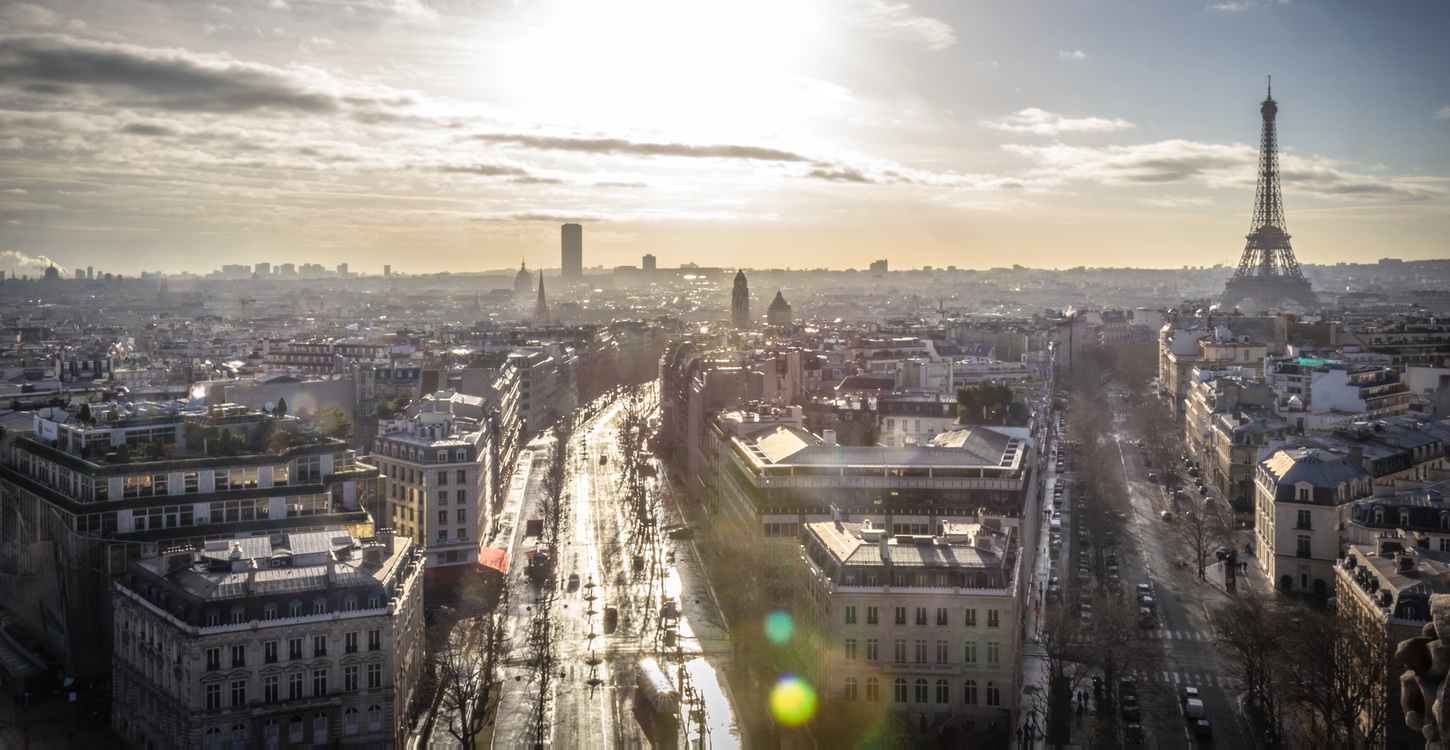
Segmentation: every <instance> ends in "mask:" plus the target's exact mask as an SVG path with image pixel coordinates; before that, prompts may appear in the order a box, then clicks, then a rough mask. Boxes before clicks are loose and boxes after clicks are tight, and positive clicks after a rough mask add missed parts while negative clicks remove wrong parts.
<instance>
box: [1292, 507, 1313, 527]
mask: <svg viewBox="0 0 1450 750" xmlns="http://www.w3.org/2000/svg"><path fill="white" fill-rule="evenodd" d="M1294 528H1296V529H1312V528H1314V527H1313V526H1311V525H1309V511H1307V510H1301V511H1299V520H1298V522H1297V523H1295V524H1294Z"/></svg>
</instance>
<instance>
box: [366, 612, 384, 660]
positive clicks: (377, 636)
mask: <svg viewBox="0 0 1450 750" xmlns="http://www.w3.org/2000/svg"><path fill="white" fill-rule="evenodd" d="M368 603H369V606H372V600H371V599H369V602H368ZM382 648H383V631H381V630H377V629H374V630H369V631H368V650H369V651H380V650H382Z"/></svg>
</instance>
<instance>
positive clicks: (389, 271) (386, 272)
mask: <svg viewBox="0 0 1450 750" xmlns="http://www.w3.org/2000/svg"><path fill="white" fill-rule="evenodd" d="M383 278H385V279H391V278H393V267H392V266H383Z"/></svg>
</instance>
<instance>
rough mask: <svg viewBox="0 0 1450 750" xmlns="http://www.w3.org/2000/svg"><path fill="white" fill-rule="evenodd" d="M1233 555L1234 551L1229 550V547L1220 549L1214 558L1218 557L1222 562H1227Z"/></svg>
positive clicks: (1215, 551)
mask: <svg viewBox="0 0 1450 750" xmlns="http://www.w3.org/2000/svg"><path fill="white" fill-rule="evenodd" d="M1232 554H1233V550H1231V549H1229V548H1228V547H1219V548H1218V549H1216V550H1214V551H1213V555H1214V557H1217V558H1218V559H1220V560H1227V559H1228V556H1229V555H1232Z"/></svg>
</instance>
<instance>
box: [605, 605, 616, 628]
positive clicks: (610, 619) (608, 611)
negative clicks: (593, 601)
mask: <svg viewBox="0 0 1450 750" xmlns="http://www.w3.org/2000/svg"><path fill="white" fill-rule="evenodd" d="M617 627H619V608H618V607H605V608H604V632H605V633H606V634H607V633H613V632H614V629H615V628H617Z"/></svg>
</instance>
